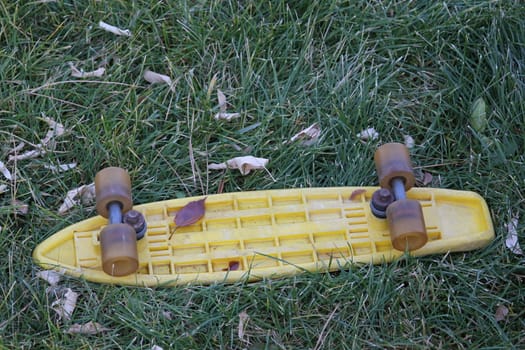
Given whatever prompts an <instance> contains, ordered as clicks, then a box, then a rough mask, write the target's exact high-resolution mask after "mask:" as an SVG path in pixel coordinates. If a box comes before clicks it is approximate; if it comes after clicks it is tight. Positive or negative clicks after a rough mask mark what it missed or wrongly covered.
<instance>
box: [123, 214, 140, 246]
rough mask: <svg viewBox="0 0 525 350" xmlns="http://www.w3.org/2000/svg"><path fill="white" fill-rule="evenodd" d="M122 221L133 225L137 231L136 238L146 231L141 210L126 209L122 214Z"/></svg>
mask: <svg viewBox="0 0 525 350" xmlns="http://www.w3.org/2000/svg"><path fill="white" fill-rule="evenodd" d="M122 222H123V223H125V224H128V225H130V226H131V227H133V229H134V230H135V232H136V233H137V239H141V238H142V237H144V234H145V233H146V220H145V219H144V215H142V213H141V212H139V211H136V210H130V211H128V212H127V213H126V214H124V218H123V220H122Z"/></svg>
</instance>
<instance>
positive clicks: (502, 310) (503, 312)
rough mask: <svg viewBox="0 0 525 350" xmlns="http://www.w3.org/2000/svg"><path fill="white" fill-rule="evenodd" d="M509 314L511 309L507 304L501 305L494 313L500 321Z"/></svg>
mask: <svg viewBox="0 0 525 350" xmlns="http://www.w3.org/2000/svg"><path fill="white" fill-rule="evenodd" d="M508 314H509V309H508V308H507V307H506V306H505V305H500V306H498V308H497V309H496V313H495V314H494V318H495V319H496V321H497V322H499V321H505V319H506V318H507V315H508Z"/></svg>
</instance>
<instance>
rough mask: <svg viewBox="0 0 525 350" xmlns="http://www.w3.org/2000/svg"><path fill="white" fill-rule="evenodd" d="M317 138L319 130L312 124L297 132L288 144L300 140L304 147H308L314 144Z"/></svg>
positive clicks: (319, 134)
mask: <svg viewBox="0 0 525 350" xmlns="http://www.w3.org/2000/svg"><path fill="white" fill-rule="evenodd" d="M319 136H321V128H320V127H319V125H318V124H317V123H314V124H312V125H310V126H309V127H307V128H306V129H303V130H301V131H299V132H298V133H297V134H295V135H294V136H292V137H291V138H290V140H288V142H294V141H296V140H302V142H301V143H302V144H303V145H305V146H310V145H312V144H314V143H315V142H316V141H317V140H318V139H319Z"/></svg>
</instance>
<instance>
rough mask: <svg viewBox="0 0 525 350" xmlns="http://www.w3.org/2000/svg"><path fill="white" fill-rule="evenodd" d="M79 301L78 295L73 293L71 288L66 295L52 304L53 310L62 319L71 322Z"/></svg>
mask: <svg viewBox="0 0 525 350" xmlns="http://www.w3.org/2000/svg"><path fill="white" fill-rule="evenodd" d="M77 299H78V294H77V293H75V292H73V291H72V290H71V288H67V289H66V292H65V293H64V295H63V296H62V297H60V298H58V299H57V300H55V301H54V302H53V303H52V304H51V308H52V309H53V310H55V312H56V313H57V314H58V316H59V317H60V318H61V319H64V320H69V319H71V315H72V314H73V311H74V310H75V307H76V306H77Z"/></svg>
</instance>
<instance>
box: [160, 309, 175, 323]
mask: <svg viewBox="0 0 525 350" xmlns="http://www.w3.org/2000/svg"><path fill="white" fill-rule="evenodd" d="M162 316H163V317H164V318H165V319H166V320H170V321H171V320H173V313H172V312H171V311H166V310H164V311H162Z"/></svg>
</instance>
